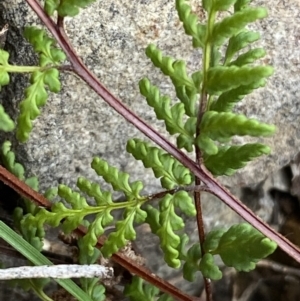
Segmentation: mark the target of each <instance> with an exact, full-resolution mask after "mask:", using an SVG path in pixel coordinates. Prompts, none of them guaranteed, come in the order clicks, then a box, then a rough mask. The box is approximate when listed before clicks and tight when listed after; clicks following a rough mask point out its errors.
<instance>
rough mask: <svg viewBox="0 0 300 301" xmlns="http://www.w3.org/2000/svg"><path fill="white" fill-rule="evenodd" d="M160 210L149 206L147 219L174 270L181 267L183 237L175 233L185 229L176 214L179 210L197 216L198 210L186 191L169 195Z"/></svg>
mask: <svg viewBox="0 0 300 301" xmlns="http://www.w3.org/2000/svg"><path fill="white" fill-rule="evenodd" d="M159 208H160V210H157V209H155V208H153V207H152V206H150V205H148V206H147V207H146V209H145V210H146V211H147V219H146V222H147V223H149V225H150V227H151V230H152V232H153V233H154V234H156V235H157V236H158V237H159V238H160V246H161V249H162V250H163V252H164V259H165V261H166V263H167V264H168V265H169V266H170V267H173V268H179V267H180V265H181V262H180V258H181V254H180V251H179V250H178V249H179V248H180V243H181V237H180V236H179V235H178V234H176V233H175V232H174V231H177V230H181V229H182V228H183V227H184V222H183V219H182V218H181V217H180V216H178V215H177V214H176V212H175V209H176V208H179V209H180V210H181V211H182V212H183V213H185V214H186V215H188V216H195V215H196V209H195V205H194V202H193V200H192V199H191V197H190V196H189V194H188V193H187V192H186V191H179V192H176V193H175V194H174V195H170V194H167V195H165V196H164V197H163V198H162V199H161V200H160V202H159Z"/></svg>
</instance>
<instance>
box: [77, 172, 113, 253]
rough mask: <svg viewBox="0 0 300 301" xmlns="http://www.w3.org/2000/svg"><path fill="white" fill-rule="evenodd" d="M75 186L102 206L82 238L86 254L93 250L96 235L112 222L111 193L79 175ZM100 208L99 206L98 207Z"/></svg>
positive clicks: (101, 232)
mask: <svg viewBox="0 0 300 301" xmlns="http://www.w3.org/2000/svg"><path fill="white" fill-rule="evenodd" d="M77 187H78V188H79V189H80V191H82V192H84V193H86V194H87V195H88V196H90V197H92V198H94V200H95V201H96V204H97V205H98V207H102V210H99V211H100V212H98V214H97V215H96V217H95V218H94V220H93V222H91V223H90V225H89V227H88V232H87V234H86V235H85V236H84V237H83V238H82V242H83V244H84V245H85V246H86V248H87V250H86V251H87V254H91V253H92V252H93V250H94V248H93V246H95V245H96V244H97V241H98V237H99V236H100V235H102V234H103V233H104V228H105V227H106V226H108V225H110V224H111V223H112V222H113V219H114V218H113V216H112V215H111V211H112V209H113V206H114V204H113V201H112V195H111V193H110V192H107V191H104V192H102V191H101V189H100V186H99V185H98V184H97V183H92V182H90V181H89V180H87V179H85V178H83V177H80V178H78V181H77ZM99 209H100V208H99Z"/></svg>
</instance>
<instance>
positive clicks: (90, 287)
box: [78, 238, 106, 301]
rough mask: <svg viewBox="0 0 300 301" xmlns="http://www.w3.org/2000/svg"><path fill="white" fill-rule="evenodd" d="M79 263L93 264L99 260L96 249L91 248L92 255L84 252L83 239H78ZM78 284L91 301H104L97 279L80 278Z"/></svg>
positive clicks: (103, 289) (103, 288)
mask: <svg viewBox="0 0 300 301" xmlns="http://www.w3.org/2000/svg"><path fill="white" fill-rule="evenodd" d="M78 250H79V256H78V257H79V263H80V264H94V263H96V262H97V260H98V259H99V257H100V255H101V252H100V251H99V250H98V249H97V248H93V252H92V253H90V254H89V253H88V252H86V244H85V242H84V241H83V238H79V239H78ZM80 284H81V286H80V287H81V288H82V290H83V291H85V292H86V293H87V294H88V295H89V296H90V297H91V299H92V300H93V301H104V300H105V298H106V297H105V287H104V286H103V285H101V284H100V283H99V279H98V278H80Z"/></svg>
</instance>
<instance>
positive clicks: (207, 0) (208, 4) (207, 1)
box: [202, 0, 213, 13]
mask: <svg viewBox="0 0 300 301" xmlns="http://www.w3.org/2000/svg"><path fill="white" fill-rule="evenodd" d="M212 6H213V1H211V0H202V7H203V9H204V10H205V11H207V12H208V13H210V11H211V8H212Z"/></svg>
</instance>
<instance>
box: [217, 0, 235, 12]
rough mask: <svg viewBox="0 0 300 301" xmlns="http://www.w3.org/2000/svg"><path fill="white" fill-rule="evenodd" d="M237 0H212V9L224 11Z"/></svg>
mask: <svg viewBox="0 0 300 301" xmlns="http://www.w3.org/2000/svg"><path fill="white" fill-rule="evenodd" d="M236 1H237V0H214V1H213V9H214V10H216V11H226V10H228V9H229V8H230V7H231V5H233V4H235V2H236Z"/></svg>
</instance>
